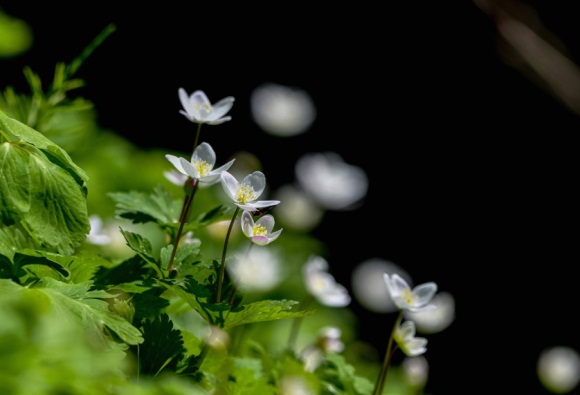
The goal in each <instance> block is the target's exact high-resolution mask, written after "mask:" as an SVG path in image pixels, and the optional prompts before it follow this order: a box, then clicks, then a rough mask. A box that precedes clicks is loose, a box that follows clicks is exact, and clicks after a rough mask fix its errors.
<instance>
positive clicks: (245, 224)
mask: <svg viewBox="0 0 580 395" xmlns="http://www.w3.org/2000/svg"><path fill="white" fill-rule="evenodd" d="M240 223H241V226H242V232H244V235H245V236H246V237H252V235H253V233H254V232H253V230H254V218H253V217H252V214H250V212H249V211H244V212H243V213H242V218H241V220H240Z"/></svg>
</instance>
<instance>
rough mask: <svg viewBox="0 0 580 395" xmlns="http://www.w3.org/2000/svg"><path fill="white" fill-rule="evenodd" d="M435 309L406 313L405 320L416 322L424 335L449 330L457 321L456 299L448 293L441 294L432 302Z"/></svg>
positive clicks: (434, 297)
mask: <svg viewBox="0 0 580 395" xmlns="http://www.w3.org/2000/svg"><path fill="white" fill-rule="evenodd" d="M431 304H433V305H434V306H435V307H436V308H435V309H427V310H423V311H416V312H412V311H408V310H406V311H405V313H404V314H405V318H406V319H408V320H412V321H413V322H415V325H416V327H417V330H418V331H419V332H422V333H437V332H441V331H442V330H443V329H445V328H447V327H448V326H449V325H451V323H452V322H453V320H454V319H455V299H454V298H453V296H452V295H451V294H450V293H448V292H440V293H438V294H436V295H435V296H433V299H432V300H431Z"/></svg>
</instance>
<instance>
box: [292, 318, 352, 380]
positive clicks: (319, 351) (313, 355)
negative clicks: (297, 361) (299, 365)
mask: <svg viewBox="0 0 580 395" xmlns="http://www.w3.org/2000/svg"><path fill="white" fill-rule="evenodd" d="M341 334H342V332H341V330H340V328H337V327H335V326H327V327H324V328H321V329H320V331H319V332H318V338H317V339H316V343H315V344H312V345H310V346H308V347H306V348H304V350H302V352H301V353H300V356H301V358H302V361H303V362H304V370H306V371H307V372H314V371H315V370H316V369H317V368H318V367H319V366H320V365H321V364H322V362H323V361H324V354H325V353H340V352H342V351H344V343H343V342H342V341H341V340H340V336H341Z"/></svg>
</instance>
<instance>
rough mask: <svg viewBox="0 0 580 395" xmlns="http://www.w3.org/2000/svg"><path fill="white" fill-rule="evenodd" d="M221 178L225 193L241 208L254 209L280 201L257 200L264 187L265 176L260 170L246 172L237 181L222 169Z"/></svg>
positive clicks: (276, 203)
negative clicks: (242, 177) (245, 174)
mask: <svg viewBox="0 0 580 395" xmlns="http://www.w3.org/2000/svg"><path fill="white" fill-rule="evenodd" d="M221 179H222V186H223V188H224V191H225V192H226V194H227V195H228V196H229V197H230V199H232V200H233V201H234V203H235V204H236V206H238V207H239V208H241V209H242V210H246V211H254V210H256V209H259V208H266V207H272V206H276V205H278V204H279V203H280V201H279V200H258V198H259V197H260V195H261V194H262V192H264V189H265V188H266V176H264V173H262V172H261V171H255V172H253V173H251V174H248V175H247V176H245V177H244V179H243V180H242V182H238V180H236V178H235V177H234V176H233V175H231V174H230V173H228V172H227V171H224V172H223V173H222V174H221Z"/></svg>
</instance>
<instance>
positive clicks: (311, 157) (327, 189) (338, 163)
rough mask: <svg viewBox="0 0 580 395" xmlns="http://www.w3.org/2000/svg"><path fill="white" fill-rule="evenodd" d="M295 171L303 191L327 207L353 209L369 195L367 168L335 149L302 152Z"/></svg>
mask: <svg viewBox="0 0 580 395" xmlns="http://www.w3.org/2000/svg"><path fill="white" fill-rule="evenodd" d="M295 173H296V179H297V180H298V183H299V184H300V186H301V187H302V189H303V190H304V192H305V193H307V194H308V195H309V196H310V197H312V199H314V201H315V202H316V203H317V204H318V205H320V206H321V207H322V208H324V209H328V210H349V209H353V208H355V207H356V203H360V201H361V199H362V198H363V197H365V196H366V194H367V190H368V184H369V182H368V177H367V175H366V173H365V171H364V170H363V169H362V168H360V167H358V166H353V165H350V164H348V163H346V162H345V161H344V160H343V159H342V157H341V156H340V155H338V154H337V153H334V152H326V153H315V154H305V155H303V156H302V157H300V158H299V159H298V161H297V162H296V165H295Z"/></svg>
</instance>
